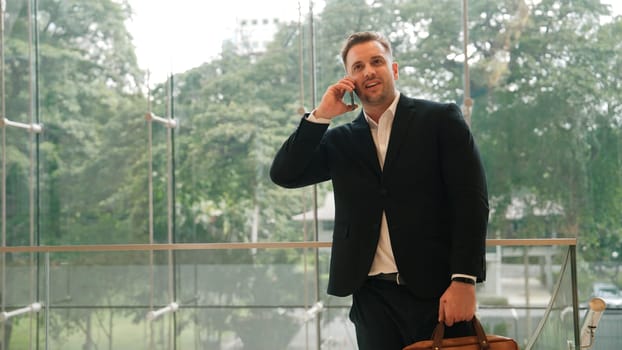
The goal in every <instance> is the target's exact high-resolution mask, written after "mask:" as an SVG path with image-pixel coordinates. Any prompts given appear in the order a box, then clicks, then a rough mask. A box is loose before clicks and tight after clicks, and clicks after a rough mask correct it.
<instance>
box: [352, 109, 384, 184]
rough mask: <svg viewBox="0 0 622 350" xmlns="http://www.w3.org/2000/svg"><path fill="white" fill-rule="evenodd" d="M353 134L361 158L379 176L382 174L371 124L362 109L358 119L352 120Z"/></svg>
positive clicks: (356, 149) (355, 147)
mask: <svg viewBox="0 0 622 350" xmlns="http://www.w3.org/2000/svg"><path fill="white" fill-rule="evenodd" d="M352 136H353V138H354V147H353V148H354V149H355V151H356V152H359V154H360V155H361V159H363V161H364V162H365V163H367V164H368V165H369V166H370V167H371V168H372V169H373V170H374V173H376V174H377V175H378V176H380V174H381V170H380V164H379V162H378V155H377V153H376V146H375V145H374V140H373V139H372V137H371V132H370V130H369V124H367V121H366V120H365V116H364V115H363V112H362V111H361V112H360V113H359V115H358V117H357V118H356V119H354V120H353V121H352Z"/></svg>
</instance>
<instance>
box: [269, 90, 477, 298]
mask: <svg viewBox="0 0 622 350" xmlns="http://www.w3.org/2000/svg"><path fill="white" fill-rule="evenodd" d="M305 117H306V116H305ZM270 176H271V178H272V181H274V182H275V183H276V184H279V185H281V186H284V187H288V188H295V187H303V186H307V185H310V184H315V183H319V182H322V181H326V180H329V179H330V180H332V183H333V190H334V197H335V226H334V231H333V245H332V251H331V262H330V277H329V282H328V293H329V294H332V295H337V296H346V295H349V294H351V293H352V292H353V291H355V290H356V289H357V288H358V287H359V286H361V285H362V283H363V282H364V281H365V279H366V278H367V274H368V272H369V269H370V267H371V264H372V261H373V258H374V253H375V251H376V247H377V244H378V238H379V232H380V221H381V217H382V212H383V211H385V213H386V216H387V223H388V226H389V235H390V237H391V245H392V248H393V254H394V256H395V262H396V263H397V267H398V270H399V273H400V275H401V276H402V277H403V278H404V279H405V281H406V282H407V283H408V288H410V289H411V290H412V292H413V293H414V294H415V295H417V296H419V297H423V298H437V297H440V295H441V294H442V293H443V292H444V291H445V289H446V288H447V287H448V286H449V283H450V277H451V274H453V273H464V274H469V275H472V276H476V277H477V279H478V281H482V280H484V279H485V239H486V228H487V224H488V195H487V189H486V179H485V175H484V170H483V167H482V164H481V160H480V157H479V153H478V150H477V147H476V145H475V142H474V140H473V137H472V135H471V133H470V130H469V127H468V126H467V124H466V123H465V121H464V119H463V117H462V113H461V111H460V109H459V108H458V106H457V105H455V104H441V103H436V102H431V101H426V100H420V99H411V98H408V97H406V96H404V95H401V97H400V99H399V102H398V105H397V109H396V113H395V119H394V122H393V127H392V131H391V138H390V140H389V145H388V149H387V154H386V160H385V164H384V168H383V170H382V171H381V169H380V165H379V162H378V157H377V155H376V149H375V146H374V142H373V139H372V136H371V132H370V129H369V125H368V124H367V121H366V120H365V117H364V115H363V113H362V112H361V113H360V114H359V115H358V117H357V118H356V119H355V120H354V121H352V122H351V123H348V124H345V125H341V126H338V127H334V128H330V129H329V128H328V125H326V124H317V123H312V122H309V121H307V120H306V118H303V119H302V120H301V121H300V124H299V126H298V128H297V129H296V131H295V132H294V133H293V134H292V135H291V136H290V137H289V138H288V139H287V140H286V141H285V143H284V144H283V146H282V147H281V148H280V150H279V151H278V153H277V154H276V156H275V159H274V161H273V164H272V167H271V169H270Z"/></svg>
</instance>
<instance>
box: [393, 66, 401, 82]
mask: <svg viewBox="0 0 622 350" xmlns="http://www.w3.org/2000/svg"><path fill="white" fill-rule="evenodd" d="M398 66H399V65H398V64H397V62H393V63H391V69H392V70H393V79H395V80H397V79H398V78H399V76H400V74H399V72H398Z"/></svg>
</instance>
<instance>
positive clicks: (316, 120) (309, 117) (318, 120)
mask: <svg viewBox="0 0 622 350" xmlns="http://www.w3.org/2000/svg"><path fill="white" fill-rule="evenodd" d="M314 113H315V110H313V111H312V112H311V113H309V115H307V120H308V121H310V122H312V123H316V124H330V119H326V118H317V117H316V116H315V114H314Z"/></svg>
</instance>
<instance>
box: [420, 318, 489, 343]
mask: <svg viewBox="0 0 622 350" xmlns="http://www.w3.org/2000/svg"><path fill="white" fill-rule="evenodd" d="M470 322H471V324H472V325H473V329H475V335H476V336H477V342H478V343H479V348H480V350H488V349H489V348H490V344H488V339H487V338H486V332H484V327H482V324H481V323H480V322H479V320H478V319H477V317H475V316H473V319H472V320H471V321H470ZM444 336H445V323H444V322H439V323H438V324H437V325H436V328H434V332H433V333H432V349H434V350H441V349H442V347H441V345H442V343H443V337H444Z"/></svg>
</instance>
